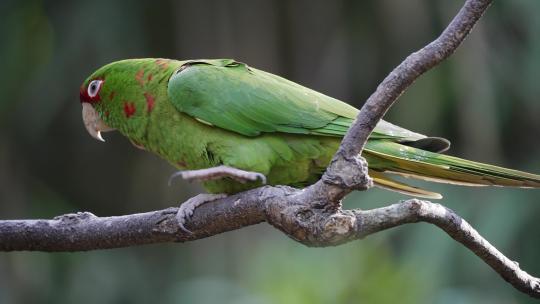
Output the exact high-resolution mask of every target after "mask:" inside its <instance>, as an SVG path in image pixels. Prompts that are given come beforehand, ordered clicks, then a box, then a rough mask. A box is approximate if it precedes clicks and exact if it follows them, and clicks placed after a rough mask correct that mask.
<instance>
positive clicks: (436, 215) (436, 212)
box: [0, 0, 540, 298]
mask: <svg viewBox="0 0 540 304" xmlns="http://www.w3.org/2000/svg"><path fill="white" fill-rule="evenodd" d="M491 2H492V1H491V0H468V1H466V2H465V4H464V6H463V7H462V8H461V10H460V11H459V13H458V14H457V15H456V16H455V18H454V19H453V20H452V22H451V23H450V25H449V26H448V27H447V28H446V29H445V30H444V32H443V33H442V34H441V35H440V36H439V37H438V38H437V39H436V40H434V41H433V42H431V43H430V44H428V45H427V46H425V47H424V48H422V49H420V50H419V51H417V52H415V53H413V54H411V55H410V56H409V57H407V58H406V59H405V60H404V61H403V62H402V63H401V64H400V65H399V66H398V67H396V68H395V69H394V70H393V71H392V72H391V73H390V74H389V75H388V76H387V77H386V78H385V79H384V80H383V81H382V82H381V84H380V85H379V86H378V87H377V90H376V91H375V92H374V93H373V94H372V95H371V96H370V97H369V99H368V100H367V102H366V103H365V104H364V106H363V107H362V109H361V111H360V113H359V115H358V117H357V119H356V121H355V122H354V124H353V125H352V126H351V128H350V129H349V132H348V133H347V135H346V136H345V137H344V139H343V141H342V143H341V146H340V148H339V150H338V151H337V153H336V155H335V156H334V158H333V160H332V161H331V163H330V165H329V167H328V169H327V171H326V172H325V174H324V175H323V177H322V178H321V180H320V181H318V182H317V183H315V184H314V185H311V186H309V187H307V188H305V189H294V188H290V187H283V186H277V187H270V186H266V187H261V188H258V189H253V190H249V191H246V192H242V193H239V194H236V195H233V196H229V197H227V198H224V199H220V200H217V201H214V202H211V203H208V204H205V205H202V206H201V207H199V208H197V209H196V210H195V212H194V215H193V217H192V218H191V220H190V221H189V222H188V223H187V227H188V228H189V229H190V230H191V231H192V233H191V234H190V233H186V232H184V231H182V230H181V229H180V228H179V226H178V223H177V221H176V217H175V215H176V212H177V210H178V208H168V209H165V210H158V211H153V212H147V213H140V214H131V215H124V216H114V217H97V216H95V215H93V214H91V213H88V212H81V213H76V214H66V215H61V216H58V217H56V218H54V219H52V220H7V221H0V251H16V250H39V251H84V250H96V249H106V248H118V247H126V246H133V245H142V244H150V243H159V242H186V241H193V240H198V239H201V238H204V237H208V236H212V235H216V234H219V233H223V232H226V231H230V230H235V229H239V228H242V227H246V226H249V225H254V224H258V223H261V222H267V223H269V224H271V225H273V226H274V227H276V228H277V229H279V230H280V231H282V232H283V233H285V234H287V235H288V236H289V237H291V238H292V239H294V240H296V241H298V242H300V243H302V244H305V245H307V246H335V245H339V244H342V243H346V242H349V241H352V240H357V239H362V238H364V237H366V236H368V235H370V234H373V233H376V232H379V231H381V230H385V229H388V228H392V227H396V226H399V225H403V224H408V223H416V222H427V223H431V224H434V225H436V226H437V227H439V228H441V229H442V230H444V231H445V232H446V233H447V234H448V235H450V236H451V237H452V238H453V239H455V240H456V241H458V242H460V243H461V244H463V245H464V246H466V247H467V248H469V249H470V250H471V251H472V252H474V253H475V254H476V255H477V256H478V257H479V258H480V259H482V260H483V261H484V262H485V263H487V264H488V265H489V266H490V267H492V268H493V269H494V270H495V271H496V272H497V273H498V274H499V275H500V276H501V277H503V279H505V280H506V281H507V282H509V283H510V284H512V285H513V286H514V287H515V288H516V289H518V290H520V291H522V292H524V293H526V294H528V295H530V296H533V297H537V298H540V281H539V279H537V278H535V277H532V276H530V275H529V274H527V273H526V272H525V271H523V270H521V269H520V268H519V265H518V263H516V262H513V261H511V260H510V259H508V258H507V257H505V256H504V255H503V254H502V253H501V252H499V251H498V250H497V249H496V248H495V247H493V246H492V245H491V244H490V243H489V242H488V241H486V240H485V239H484V238H482V236H481V235H480V234H479V233H478V232H477V231H476V230H474V228H472V227H471V226H470V225H469V224H468V223H467V222H466V221H465V220H463V219H462V218H461V217H459V216H458V215H457V214H456V213H454V212H453V211H452V210H450V209H448V208H446V207H443V206H441V205H439V204H433V203H430V202H427V201H420V200H416V199H412V200H407V201H403V202H400V203H397V204H393V205H390V206H387V207H383V208H378V209H373V210H342V209H341V205H340V201H341V199H342V198H343V197H344V196H345V195H347V194H348V193H350V192H351V191H353V190H365V189H368V188H370V187H371V186H372V181H371V179H370V178H369V176H368V175H367V164H366V163H365V161H364V160H363V159H362V158H361V157H358V156H357V155H359V154H360V153H361V151H362V149H363V146H364V144H365V142H366V141H367V138H368V136H369V135H370V134H371V132H372V131H373V128H374V127H375V125H376V124H377V122H378V121H379V120H380V119H381V118H382V117H383V116H384V114H385V113H386V112H387V111H388V109H389V108H390V107H391V106H392V105H393V103H394V102H395V101H396V100H397V98H398V97H399V96H400V95H401V94H402V93H403V91H404V90H405V89H406V88H407V87H409V86H410V85H411V84H412V83H413V82H414V81H415V80H416V79H417V78H418V77H419V76H420V75H422V74H423V73H425V72H426V71H428V70H429V69H431V68H432V67H434V66H436V65H437V64H439V63H440V62H441V61H443V60H444V59H446V58H447V57H448V56H450V55H451V54H452V53H453V52H454V51H455V50H456V48H457V47H458V46H459V45H460V44H461V42H462V41H463V40H464V39H465V37H466V36H467V35H468V33H469V32H470V31H471V29H472V28H473V26H474V24H475V23H476V22H477V21H478V20H479V19H480V17H481V16H482V14H483V13H484V12H485V10H486V9H487V8H488V6H489V5H490V4H491Z"/></svg>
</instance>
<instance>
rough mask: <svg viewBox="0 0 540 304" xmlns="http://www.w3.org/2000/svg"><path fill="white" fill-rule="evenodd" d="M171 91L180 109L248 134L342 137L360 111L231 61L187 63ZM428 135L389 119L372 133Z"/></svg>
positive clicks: (415, 137)
mask: <svg viewBox="0 0 540 304" xmlns="http://www.w3.org/2000/svg"><path fill="white" fill-rule="evenodd" d="M168 94H169V97H170V99H171V101H172V103H173V104H174V106H175V107H176V108H177V109H178V110H179V111H181V112H184V113H187V114H188V115H190V116H193V117H195V118H197V119H198V120H200V121H202V122H205V123H208V124H211V125H215V126H217V127H220V128H223V129H227V130H230V131H234V132H237V133H240V134H243V135H246V136H257V135H259V134H261V133H263V132H285V133H295V134H314V135H326V136H336V137H342V136H343V135H345V133H346V132H347V130H348V129H349V127H350V125H351V123H352V121H353V120H354V118H355V117H356V115H357V114H358V110H357V109H356V108H354V107H352V106H350V105H348V104H346V103H344V102H342V101H339V100H337V99H334V98H332V97H329V96H326V95H324V94H321V93H319V92H317V91H314V90H311V89H309V88H306V87H304V86H301V85H299V84H296V83H294V82H292V81H289V80H286V79H284V78H282V77H279V76H276V75H274V74H270V73H267V72H264V71H261V70H257V69H255V68H252V67H249V66H247V65H246V64H243V63H240V62H236V61H234V60H232V59H219V60H194V61H188V62H187V63H185V64H183V65H182V66H181V67H180V68H179V69H178V70H177V71H176V72H175V74H174V75H173V76H172V77H171V79H170V80H169V86H168ZM425 137H426V136H424V135H421V134H418V133H414V132H411V131H409V130H406V129H403V128H400V127H398V126H395V125H392V124H390V123H388V122H385V121H381V122H380V123H379V124H378V125H377V128H376V129H375V131H374V133H373V134H372V138H381V139H383V138H387V139H393V140H395V141H400V142H402V141H403V142H407V141H416V140H418V139H422V138H425Z"/></svg>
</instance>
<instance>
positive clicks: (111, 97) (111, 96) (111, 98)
mask: <svg viewBox="0 0 540 304" xmlns="http://www.w3.org/2000/svg"><path fill="white" fill-rule="evenodd" d="M115 95H116V92H115V91H112V92H111V94H109V100H113V99H114V96H115Z"/></svg>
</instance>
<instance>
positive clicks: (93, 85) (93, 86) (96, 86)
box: [88, 79, 103, 98]
mask: <svg viewBox="0 0 540 304" xmlns="http://www.w3.org/2000/svg"><path fill="white" fill-rule="evenodd" d="M102 84H103V80H100V79H96V80H92V81H91V82H90V84H89V85H88V96H90V98H93V97H96V95H97V94H98V93H99V90H100V89H101V85H102Z"/></svg>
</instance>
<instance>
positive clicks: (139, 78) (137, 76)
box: [135, 69, 144, 87]
mask: <svg viewBox="0 0 540 304" xmlns="http://www.w3.org/2000/svg"><path fill="white" fill-rule="evenodd" d="M143 78H144V70H143V69H141V70H139V71H138V72H137V74H135V80H137V82H138V83H139V84H140V85H141V87H142V86H144V79H143Z"/></svg>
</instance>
